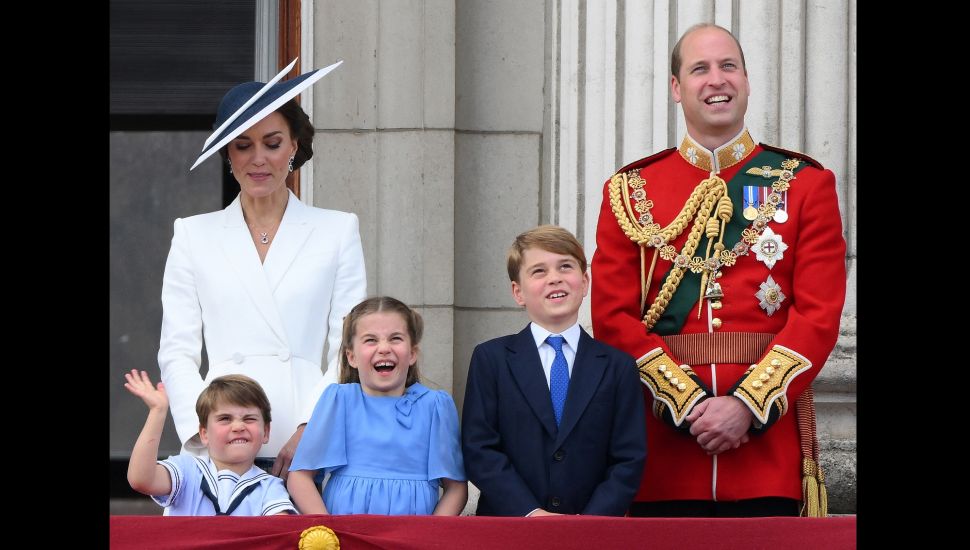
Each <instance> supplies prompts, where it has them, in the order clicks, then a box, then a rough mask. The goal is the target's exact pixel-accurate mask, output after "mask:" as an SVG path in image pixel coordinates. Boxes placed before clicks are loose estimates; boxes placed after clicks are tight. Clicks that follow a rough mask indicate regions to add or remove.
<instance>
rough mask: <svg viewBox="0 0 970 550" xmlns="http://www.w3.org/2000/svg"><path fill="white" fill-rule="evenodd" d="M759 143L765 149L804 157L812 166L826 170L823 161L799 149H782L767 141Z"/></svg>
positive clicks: (788, 155) (800, 157)
mask: <svg viewBox="0 0 970 550" xmlns="http://www.w3.org/2000/svg"><path fill="white" fill-rule="evenodd" d="M758 145H760V146H761V147H762V148H763V149H767V150H768V151H774V152H776V153H781V154H782V155H785V156H786V157H795V158H799V159H802V160H804V161H805V162H807V163H809V164H811V165H812V166H814V167H816V168H818V169H820V170H824V169H825V167H824V166H822V163H821V162H819V161H817V160H815V159H813V158H812V157H810V156H808V155H806V154H805V153H802V152H799V151H791V150H788V149H782V148H781V147H775V146H774V145H768V144H766V143H759V144H758Z"/></svg>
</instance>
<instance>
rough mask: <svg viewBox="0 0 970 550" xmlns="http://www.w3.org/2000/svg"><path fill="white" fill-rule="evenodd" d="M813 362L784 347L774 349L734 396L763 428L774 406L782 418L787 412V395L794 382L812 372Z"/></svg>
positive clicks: (749, 371)
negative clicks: (801, 375)
mask: <svg viewBox="0 0 970 550" xmlns="http://www.w3.org/2000/svg"><path fill="white" fill-rule="evenodd" d="M811 367H812V362H811V361H809V360H808V359H806V358H805V357H804V356H802V355H800V354H799V353H796V352H794V351H792V350H790V349H788V348H786V347H784V346H779V345H775V346H774V347H773V348H771V351H769V352H768V354H767V355H766V356H765V357H764V359H762V360H761V362H760V363H758V364H757V365H751V367H750V368H748V370H747V372H745V373H744V378H743V379H742V381H741V383H740V384H739V385H738V387H737V389H736V390H734V393H733V395H734V396H735V397H737V398H738V399H740V400H741V401H744V403H745V405H747V406H748V408H749V409H751V412H752V413H754V416H755V418H756V419H757V421H758V422H760V423H761V424H766V423H767V422H768V416H769V415H770V413H771V407H772V405H775V406H777V407H778V410H779V412H780V413H781V414H782V415H783V414H785V413H786V412H787V410H788V399H787V397H785V392H786V391H787V390H788V384H789V383H791V381H792V379H793V378H795V377H796V376H798V375H799V374H801V373H802V372H804V371H806V370H808V369H810V368H811Z"/></svg>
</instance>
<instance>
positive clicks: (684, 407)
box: [637, 348, 707, 427]
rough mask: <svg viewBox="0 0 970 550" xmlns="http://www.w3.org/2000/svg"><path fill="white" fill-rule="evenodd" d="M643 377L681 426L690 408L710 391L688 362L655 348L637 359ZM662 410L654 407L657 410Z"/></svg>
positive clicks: (675, 423) (645, 383)
mask: <svg viewBox="0 0 970 550" xmlns="http://www.w3.org/2000/svg"><path fill="white" fill-rule="evenodd" d="M637 369H638V370H639V371H640V381H641V382H643V383H644V385H646V386H647V387H648V388H650V393H652V394H653V398H654V399H655V400H656V401H660V402H663V404H664V405H666V406H667V408H669V409H670V416H671V417H672V418H673V421H674V425H675V426H678V427H679V426H680V425H681V424H682V423H683V422H684V417H686V416H687V413H688V412H689V411H690V408H691V407H693V406H694V403H697V401H698V400H699V399H701V398H702V397H704V396H705V395H707V392H706V391H704V390H703V389H702V388H701V387H700V385H699V384H698V383H697V382H696V381H695V380H694V379H693V374H694V371H692V370H691V368H690V367H688V366H687V365H678V364H677V362H676V361H674V360H673V359H671V358H670V357H668V356H667V354H666V353H664V351H663V349H661V348H655V349H653V350H651V351H648V352H647V353H645V354H644V355H643V357H640V359H638V360H637ZM658 410H661V409H660V408H654V411H655V412H656V411H658Z"/></svg>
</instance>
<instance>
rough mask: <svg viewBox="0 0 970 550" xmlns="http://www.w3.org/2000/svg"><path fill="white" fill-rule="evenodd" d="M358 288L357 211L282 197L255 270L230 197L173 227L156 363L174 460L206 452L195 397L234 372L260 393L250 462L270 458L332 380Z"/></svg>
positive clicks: (361, 285)
mask: <svg viewBox="0 0 970 550" xmlns="http://www.w3.org/2000/svg"><path fill="white" fill-rule="evenodd" d="M366 292H367V282H366V277H365V274H364V252H363V249H362V248H361V244H360V233H359V231H358V226H357V216H356V215H354V214H349V213H346V212H338V211H335V210H324V209H321V208H313V207H308V206H306V205H304V204H303V203H302V202H300V200H299V199H297V198H296V196H295V195H293V193H290V198H289V202H288V203H287V205H286V211H285V212H284V214H283V219H282V220H281V221H280V226H279V230H278V231H277V233H276V235H275V236H274V237H273V243H272V245H271V246H270V248H269V252H268V253H267V254H266V260H265V263H263V264H260V262H259V255H258V254H257V252H256V247H255V246H254V245H253V240H252V237H251V236H250V233H249V229H248V227H247V226H246V222H245V220H244V219H243V214H242V207H241V206H240V203H239V197H238V196H237V197H236V200H234V201H233V202H232V204H230V205H229V206H228V207H226V209H225V210H222V211H218V212H210V213H208V214H200V215H198V216H192V217H189V218H184V219H176V220H175V235H174V236H173V237H172V248H171V250H170V251H169V253H168V260H167V262H166V264H165V277H164V279H163V282H162V334H161V339H160V344H159V350H158V366H159V368H160V369H161V373H162V381H163V382H165V388H166V390H167V393H168V397H169V404H170V407H171V410H172V418H173V420H174V421H175V428H176V431H178V436H179V440H180V441H181V442H182V450H183V452H189V453H192V454H204V446H203V445H202V444H201V442H200V441H199V438H198V432H199V418H198V416H197V415H196V413H195V402H196V400H197V399H198V397H199V394H200V393H201V392H202V389H203V388H204V387H205V386H206V384H207V383H208V381H209V380H212V379H213V378H215V377H218V376H222V375H224V374H234V373H239V374H245V375H247V376H250V377H252V378H254V379H255V380H256V381H258V382H259V383H260V385H261V386H262V387H263V390H264V391H265V392H266V395H267V396H268V397H269V402H270V406H271V408H272V411H271V412H272V424H271V428H272V429H271V431H270V440H269V443H268V444H266V445H263V448H262V449H261V450H260V452H259V456H261V457H275V456H276V455H277V454H278V453H279V450H280V448H281V447H282V446H283V444H284V443H286V441H287V440H288V439H289V438H290V436H292V435H293V432H294V431H295V430H296V427H297V426H298V425H299V424H300V423H302V422H306V421H307V420H308V419H309V418H310V413H311V412H312V411H313V407H314V406H315V405H316V402H317V399H318V398H319V397H320V394H321V393H322V392H323V389H324V388H325V387H326V386H327V385H328V384H330V383H332V382H336V380H337V374H338V370H339V366H338V365H339V363H338V360H337V353H338V351H339V349H340V338H341V329H342V325H343V317H344V315H346V314H347V312H349V311H350V309H351V308H352V307H353V306H355V305H356V304H357V303H359V302H360V301H361V300H363V299H364V297H365V295H366ZM324 340H326V341H327V342H328V343H329V349H328V354H327V365H328V368H327V373H326V376H324V375H323V374H322V372H321V360H322V358H323V346H324ZM203 341H204V342H205V349H206V353H207V356H208V358H209V371H208V374H207V375H206V379H205V380H203V379H202V376H201V374H200V372H199V369H200V367H201V365H202V343H203Z"/></svg>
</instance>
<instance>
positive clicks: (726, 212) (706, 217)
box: [610, 159, 801, 331]
mask: <svg viewBox="0 0 970 550" xmlns="http://www.w3.org/2000/svg"><path fill="white" fill-rule="evenodd" d="M800 162H801V161H799V160H798V159H786V160H784V161H782V163H781V169H780V170H772V169H771V167H770V166H765V167H762V168H751V169H749V170H748V171H747V172H746V173H748V174H754V175H760V176H763V177H773V176H774V177H778V179H777V180H776V181H775V182H774V183H772V185H771V187H772V192H771V193H770V194H769V196H768V200H767V201H766V202H765V203H763V204H761V205H760V206H759V207H758V216H757V218H755V219H754V221H752V222H751V226H750V227H748V228H747V229H745V230H744V231H743V232H742V234H741V240H740V241H738V242H737V243H735V244H734V246H733V247H732V248H731V249H730V250H727V249H725V246H724V227H725V225H726V224H727V223H728V222H729V221H730V220H731V216H732V215H733V211H734V205H733V204H732V203H731V199H730V198H729V197H728V195H727V182H725V181H724V180H723V179H721V178H720V177H718V176H717V175H716V174H714V173H711V175H710V177H709V178H707V179H705V180H703V181H701V182H700V183H699V184H697V187H695V188H694V191H693V192H691V194H690V197H689V198H688V199H687V202H686V203H684V207H683V208H682V209H681V211H680V214H678V215H677V217H676V218H675V219H674V221H673V222H671V223H670V224H669V225H667V226H666V227H663V228H661V227H660V225H659V224H656V223H653V216H652V215H651V214H650V209H651V208H653V201H650V200H647V197H646V191H645V190H644V189H643V188H644V186H645V185H646V182H645V181H644V180H643V178H641V177H640V174H639V171H638V170H630V171H629V172H627V173H625V174H623V173H617V174H614V175H613V177H612V178H610V206H611V207H612V209H613V215H614V216H616V221H617V223H619V225H620V228H621V229H623V232H624V233H625V234H626V236H627V237H629V238H630V240H632V241H633V242H635V243H637V244H638V245H639V246H640V310H641V311H642V310H643V305H644V303H645V302H646V298H647V294H648V292H649V291H650V283H651V281H652V279H653V270H654V267H655V266H656V263H657V256H658V254H659V256H660V257H661V258H663V259H665V260H672V261H673V262H674V267H673V268H672V269H671V270H670V273H669V274H668V275H667V280H666V281H664V284H663V286H662V287H661V289H660V292H659V293H658V294H657V298H656V299H655V300H654V302H653V304H651V305H650V309H649V310H648V311H647V313H646V315H644V316H643V321H642V322H643V324H644V326H646V327H647V330H648V331H649V330H650V329H652V328H653V326H654V325H655V324H656V323H657V321H658V320H659V319H660V317H661V316H662V315H663V313H664V311H665V310H666V309H667V305H668V303H669V302H670V298H671V297H673V295H674V293H675V292H676V291H677V287H678V286H680V282H681V280H682V279H683V277H684V272H685V271H686V270H687V269H690V270H691V272H693V273H703V275H702V278H701V287H700V293H701V295H700V297H699V298H698V310H697V314H698V317H700V311H701V309H700V308H701V302H702V301H703V298H704V293H705V290H706V286H707V283H708V282H709V281H712V280H714V278H715V277H716V275H717V274H718V271H719V270H721V269H722V268H725V267H731V266H733V265H734V264H735V263H736V262H737V260H738V258H740V257H741V256H746V255H747V254H748V251H749V250H750V247H751V246H752V245H753V244H755V243H756V242H757V241H758V237H759V236H760V235H761V233H762V232H763V231H764V230H765V228H766V227H768V222H769V221H770V220H771V217H772V216H773V215H774V212H775V208H776V205H777V204H778V203H779V202H780V201H781V193H783V192H785V191H787V190H788V188H789V187H790V185H791V180H794V179H795V175H794V170H795V168H797V167H798V165H799V163H800ZM629 187H633V188H635V189H636V191H635V192H634V193H635V196H634V198H635V199H636V201H637V202H636V206H635V207H632V208H631V207H630V192H629ZM715 203H716V208H715ZM634 210H635V211H636V212H640V216H639V218H638V217H637V216H636V214H635V213H634ZM712 210H714V216H713V217H712V216H711V211H712ZM695 214H696V217H695ZM692 218H693V219H694V225H693V227H692V228H691V232H690V234H689V235H688V238H687V242H686V243H685V244H684V247H683V248H682V249H681V252H680V254H677V251H676V249H675V248H674V247H673V246H672V245H670V244H668V243H669V242H670V241H672V240H674V239H676V238H677V237H678V236H680V234H681V233H682V232H683V231H684V228H685V227H687V222H688V221H690V220H691V219H692ZM702 230H703V231H704V233H705V234H706V235H707V237H708V239H709V242H708V247H707V253H706V255H705V257H704V258H701V257H699V256H697V257H692V256H693V254H694V251H695V250H696V249H697V245H698V244H699V243H700V234H701V231H702ZM718 236H719V237H720V238H719V239H718V242H717V243H714V238H715V237H718ZM711 245H713V248H714V254H713V255H711ZM648 246H649V247H652V248H654V254H653V262H652V263H651V265H650V274H649V275H648V276H644V271H645V270H644V266H643V260H644V248H646V247H648Z"/></svg>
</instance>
